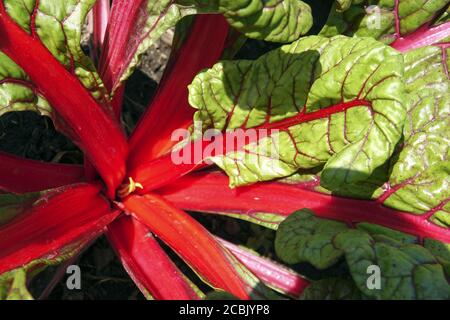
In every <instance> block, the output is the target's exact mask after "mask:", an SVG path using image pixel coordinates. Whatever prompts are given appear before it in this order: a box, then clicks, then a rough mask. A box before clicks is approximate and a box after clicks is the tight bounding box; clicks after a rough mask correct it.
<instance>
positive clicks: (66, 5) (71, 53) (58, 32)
mask: <svg viewBox="0 0 450 320" xmlns="http://www.w3.org/2000/svg"><path fill="white" fill-rule="evenodd" d="M4 4H5V8H6V11H7V12H8V14H9V15H10V16H11V18H12V19H13V20H15V21H16V22H17V23H18V24H19V25H20V26H21V27H22V28H23V29H24V30H25V31H26V32H28V33H29V34H31V35H33V37H35V38H37V39H39V40H40V41H41V42H42V43H43V44H44V46H45V47H47V49H48V50H49V51H50V52H51V53H52V54H53V56H54V57H55V58H56V59H57V60H58V61H59V62H60V63H61V64H62V65H64V66H65V67H66V69H67V70H69V71H70V72H72V73H73V74H74V75H76V76H77V77H78V78H79V79H80V81H81V82H82V83H83V85H84V86H85V87H86V88H87V89H88V90H89V91H90V92H91V93H92V95H93V96H94V98H96V99H97V100H99V101H100V102H102V103H106V98H107V93H106V90H105V88H104V86H103V84H102V81H101V79H100V77H99V75H98V74H97V72H96V69H95V66H94V64H93V63H92V61H91V60H90V58H89V57H87V56H86V55H85V54H84V52H83V50H82V49H81V46H80V42H81V33H82V27H83V24H84V21H85V18H86V15H87V13H88V12H89V10H90V9H91V8H92V6H93V5H94V4H95V0H40V1H37V0H24V1H16V0H5V1H4ZM3 60H4V59H3V58H1V60H0V68H2V67H3V68H5V67H8V70H10V74H8V76H10V78H11V79H18V80H25V82H24V83H22V85H21V86H20V88H17V87H16V88H14V89H15V90H14V91H13V93H15V94H18V92H17V91H19V89H21V90H20V91H24V92H25V91H26V89H28V91H29V90H30V88H31V89H32V88H33V87H32V85H31V86H30V84H28V80H27V79H26V76H25V75H24V74H23V72H21V70H20V68H18V67H17V66H16V65H15V64H11V61H7V64H5V62H3ZM11 79H10V80H11ZM34 93H35V94H36V92H34ZM18 97H19V98H21V100H25V102H27V101H28V103H29V104H30V103H32V102H34V107H35V108H36V107H39V110H40V109H42V108H43V109H44V110H47V112H48V109H49V106H48V103H46V102H45V101H42V100H43V99H42V98H41V97H40V95H39V94H36V95H33V94H31V93H28V95H24V93H22V96H18ZM22 97H24V98H22ZM2 105H3V104H2ZM30 109H32V107H31V106H30V107H29V108H27V110H30Z"/></svg>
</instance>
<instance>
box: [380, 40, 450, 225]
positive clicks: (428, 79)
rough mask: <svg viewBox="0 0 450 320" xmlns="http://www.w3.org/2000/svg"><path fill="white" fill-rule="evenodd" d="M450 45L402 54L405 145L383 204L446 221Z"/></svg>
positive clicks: (449, 208) (449, 167)
mask: <svg viewBox="0 0 450 320" xmlns="http://www.w3.org/2000/svg"><path fill="white" fill-rule="evenodd" d="M447 51H448V48H442V47H425V48H422V49H417V50H414V51H411V52H409V53H408V54H406V55H405V62H406V64H407V65H406V74H405V81H406V83H407V90H408V91H409V92H410V95H409V99H408V110H407V118H406V124H405V126H404V143H403V148H402V150H401V152H400V154H399V156H398V161H397V162H396V163H395V165H394V166H393V168H392V173H391V175H390V179H389V182H388V185H387V187H386V186H385V188H387V191H386V192H385V193H384V194H383V195H382V200H383V201H384V204H385V205H387V206H390V207H393V208H395V209H398V210H403V211H408V212H412V213H416V214H423V215H424V217H425V218H427V217H430V218H431V219H432V220H433V222H435V223H437V224H440V225H444V226H449V225H450V215H449V212H450V204H449V199H450V188H449V185H450V179H449V173H450V171H449V170H450V160H449V152H450V149H449V146H450V138H449V137H450V135H449V133H450V131H449V128H450V117H449V115H450V94H449V93H448V92H449V84H450V81H449V78H448V73H447V71H446V70H447V66H448V61H443V57H444V58H445V56H446V55H445V54H443V53H446V52H447Z"/></svg>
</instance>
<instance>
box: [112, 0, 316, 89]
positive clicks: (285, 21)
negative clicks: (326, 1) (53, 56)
mask: <svg viewBox="0 0 450 320" xmlns="http://www.w3.org/2000/svg"><path fill="white" fill-rule="evenodd" d="M124 8H125V9H126V12H127V14H126V15H125V17H126V19H129V17H128V15H131V16H133V17H134V20H132V21H133V22H132V24H129V23H128V24H127V21H125V20H123V18H124V13H123V12H124ZM200 13H221V14H223V15H224V16H225V17H226V18H227V20H228V22H229V23H230V24H231V25H232V26H233V27H235V28H236V29H237V30H239V31H240V32H243V33H244V34H245V35H246V36H248V37H251V38H257V39H264V40H268V41H277V42H291V41H294V40H296V39H298V38H299V37H300V36H301V35H303V34H305V33H306V32H307V31H308V30H309V29H310V28H311V26H312V16H311V9H310V7H309V6H308V5H306V4H305V3H303V2H302V1H299V0H282V1H279V0H276V1H275V0H269V1H261V0H252V1H242V0H240V1H227V0H214V1H205V0H178V1H173V0H159V1H149V0H139V1H135V2H134V3H131V2H128V3H127V1H125V0H118V1H116V2H115V3H114V4H113V9H112V17H111V21H112V22H113V23H112V29H111V30H110V35H109V36H110V37H111V39H114V40H112V41H114V42H116V41H120V42H123V43H121V46H117V44H115V43H112V44H111V45H110V48H109V52H106V54H107V55H108V57H106V56H105V57H104V59H105V61H107V60H114V59H117V58H118V57H119V56H121V58H120V59H121V60H122V61H120V63H119V61H114V62H113V63H114V64H118V65H117V66H105V68H110V69H111V72H110V73H112V74H113V75H107V77H110V76H111V77H112V78H113V79H111V80H110V81H109V80H107V81H106V82H107V83H108V82H111V83H109V84H108V85H109V86H111V89H112V91H115V90H116V89H117V88H118V87H119V86H120V84H121V83H122V82H123V81H125V80H126V79H127V78H128V77H129V76H130V75H131V73H132V71H133V70H134V68H135V67H136V65H137V64H138V62H139V60H140V56H141V55H142V54H143V53H144V52H145V51H147V49H148V48H150V46H152V45H153V44H154V43H155V41H157V40H158V39H159V38H160V37H161V36H162V35H163V34H164V33H165V32H166V31H167V30H169V29H170V28H173V27H174V26H175V25H176V24H177V23H178V22H179V21H180V20H181V19H182V18H183V17H186V16H189V15H194V14H200ZM124 28H125V29H126V30H124ZM113 29H114V30H113ZM123 34H125V35H123ZM119 35H120V36H119ZM121 38H123V39H121ZM116 39H117V40H116ZM119 50H122V52H118V51H119ZM114 55H115V56H114ZM107 63H108V62H107ZM119 64H120V65H119ZM116 69H117V70H116ZM105 73H108V72H105Z"/></svg>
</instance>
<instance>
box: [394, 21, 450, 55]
mask: <svg viewBox="0 0 450 320" xmlns="http://www.w3.org/2000/svg"><path fill="white" fill-rule="evenodd" d="M449 36H450V22H446V23H443V24H440V25H438V26H435V27H430V26H428V25H424V26H422V27H420V28H419V29H417V30H416V31H414V32H413V33H411V34H409V35H407V36H404V37H400V38H397V39H396V40H395V41H394V42H393V43H392V44H391V46H392V47H393V48H394V49H397V50H398V51H400V52H408V51H410V50H413V49H417V48H420V47H424V46H429V45H432V44H436V43H439V42H440V41H442V40H443V39H445V38H447V37H449Z"/></svg>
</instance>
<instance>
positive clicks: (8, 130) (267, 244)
mask: <svg viewBox="0 0 450 320" xmlns="http://www.w3.org/2000/svg"><path fill="white" fill-rule="evenodd" d="M307 2H310V3H311V4H312V7H313V10H314V12H315V14H317V15H319V16H320V19H318V20H317V21H316V25H315V26H314V28H313V30H312V31H311V33H312V34H314V33H316V32H317V31H318V30H320V28H321V25H322V24H323V23H324V21H325V19H326V16H327V13H328V7H329V5H330V3H331V2H330V3H326V2H325V4H324V3H320V4H317V3H315V2H313V1H312V0H311V1H307ZM316 2H317V1H316ZM171 36H172V35H171V34H170V33H169V34H168V35H166V36H165V37H163V39H162V40H161V41H159V42H158V43H157V44H155V45H154V46H153V47H152V48H151V49H150V50H149V51H148V52H147V53H146V54H145V55H144V57H143V59H142V62H141V64H140V66H139V68H138V69H137V70H136V72H135V73H134V74H133V76H132V77H131V78H130V80H129V81H128V83H127V86H126V93H125V98H124V112H123V123H124V125H125V128H126V130H127V131H128V132H130V131H131V130H132V128H133V127H134V125H135V124H136V122H137V120H138V119H139V117H140V116H141V114H142V113H143V112H144V110H145V109H146V107H147V105H148V103H149V101H151V98H152V96H153V94H154V93H155V90H156V88H157V84H158V82H159V81H160V79H161V76H162V74H163V71H164V67H165V64H166V63H167V60H168V58H169V55H170V39H171ZM277 46H278V45H276V44H271V43H267V42H263V41H254V40H249V41H248V42H247V43H246V44H245V45H244V46H243V48H242V49H241V50H240V51H239V53H238V54H237V56H236V58H239V59H255V58H257V57H259V56H260V55H261V54H263V53H265V52H267V51H269V50H271V49H274V48H276V47H277ZM0 150H2V151H6V152H10V153H13V154H16V155H19V156H22V157H26V158H30V159H40V160H44V161H53V162H65V163H81V162H82V158H83V156H82V153H81V152H80V150H79V149H78V148H77V147H76V146H75V145H74V144H73V143H72V142H71V141H70V140H68V139H67V138H66V137H64V136H63V135H62V134H60V133H58V132H57V131H56V130H55V129H54V127H53V124H52V122H51V121H50V119H47V118H45V117H40V116H38V115H36V114H35V113H33V112H20V113H19V112H15V113H9V114H6V115H4V116H2V117H0ZM192 214H193V215H194V216H195V218H197V220H198V221H200V222H201V223H202V224H203V225H205V226H206V227H207V228H208V229H209V230H211V231H212V232H213V233H214V234H216V235H218V236H221V237H222V238H224V239H227V240H229V241H231V242H234V243H237V244H244V245H246V246H248V247H250V248H253V249H254V250H256V251H258V252H259V253H260V254H262V255H264V256H266V257H270V258H273V259H276V257H275V256H274V249H273V240H274V236H275V235H274V232H273V231H271V230H268V229H265V228H262V227H259V226H257V225H254V224H250V223H247V222H243V221H238V220H234V219H231V218H226V217H216V216H214V217H212V216H208V215H202V214H199V213H192ZM165 248H166V250H167V252H168V253H169V254H170V256H171V257H173V258H174V260H175V261H176V262H177V264H178V265H179V267H180V268H181V269H182V270H183V271H185V272H186V273H187V274H188V275H189V276H190V277H191V278H192V279H194V281H195V282H196V284H197V285H199V286H200V287H201V289H203V290H205V291H209V290H210V289H209V288H208V287H207V286H206V285H203V284H202V283H201V281H199V280H198V278H197V279H196V276H195V275H194V274H193V273H192V272H191V271H190V270H189V268H188V267H187V266H186V265H185V264H184V263H183V262H182V261H180V259H178V257H177V256H176V255H175V254H174V253H173V252H171V250H170V249H168V248H167V247H165ZM74 263H76V264H78V265H79V266H80V268H81V270H82V289H81V290H68V289H67V287H66V284H65V281H66V279H65V277H63V278H62V279H61V280H60V281H59V282H58V283H56V285H55V287H54V289H53V290H52V291H51V293H50V294H48V293H45V294H44V296H42V297H43V298H48V299H70V300H78V299H87V300H94V299H132V300H134V299H144V297H143V295H142V294H141V293H140V292H139V290H138V289H137V287H136V286H135V285H134V283H133V282H132V281H131V279H130V278H129V276H128V275H127V273H126V272H125V270H124V269H123V267H122V266H121V264H120V262H119V260H118V259H117V257H116V256H115V254H114V252H113V250H112V249H111V248H110V246H109V244H108V241H107V240H106V239H105V238H104V237H101V238H100V239H98V240H97V241H96V242H95V243H94V244H93V245H92V246H91V247H90V248H88V249H87V250H85V252H83V253H82V254H81V255H80V256H79V257H78V258H77V260H76V261H75V262H74ZM294 268H295V269H296V270H298V271H300V272H301V273H302V274H304V275H307V276H308V277H310V278H312V279H319V278H322V277H326V276H329V275H342V276H345V274H347V271H346V270H345V267H344V264H343V263H341V264H340V265H339V266H337V267H335V268H333V269H330V270H326V271H322V272H320V273H319V272H317V271H316V270H314V269H313V268H312V267H311V266H309V265H307V264H301V265H297V266H294ZM61 270H62V272H63V274H64V269H59V272H61ZM56 272H58V268H57V267H55V268H53V267H52V268H48V269H47V270H46V271H45V272H43V273H42V274H41V275H39V276H38V277H37V278H36V279H34V280H33V281H32V283H31V291H32V293H33V294H34V296H35V297H36V298H38V297H39V296H41V294H42V292H43V291H44V289H45V288H46V287H47V285H48V283H49V281H51V280H52V278H53V277H54V274H55V273H56Z"/></svg>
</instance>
